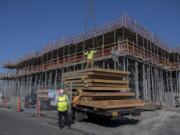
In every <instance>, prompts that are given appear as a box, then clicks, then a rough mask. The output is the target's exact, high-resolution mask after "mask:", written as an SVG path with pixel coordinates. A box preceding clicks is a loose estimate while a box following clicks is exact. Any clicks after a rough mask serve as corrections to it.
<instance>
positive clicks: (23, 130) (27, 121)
mask: <svg viewBox="0 0 180 135" xmlns="http://www.w3.org/2000/svg"><path fill="white" fill-rule="evenodd" d="M21 114H22V113H21ZM21 114H18V113H16V112H9V111H5V112H3V111H2V110H0V135H79V133H78V132H75V131H72V130H68V129H67V128H65V129H63V130H60V129H59V128H58V127H56V126H53V125H50V124H48V123H46V122H45V121H43V120H41V119H40V120H37V119H34V118H31V117H26V116H27V115H23V114H22V115H21ZM81 134H82V133H81Z"/></svg>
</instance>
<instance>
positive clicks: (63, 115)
mask: <svg viewBox="0 0 180 135" xmlns="http://www.w3.org/2000/svg"><path fill="white" fill-rule="evenodd" d="M57 102H58V103H57V110H58V115H59V127H60V128H61V129H63V127H64V126H65V125H68V107H69V100H68V96H67V94H66V93H65V91H64V90H63V89H60V93H59V96H58V100H57ZM68 126H69V125H68Z"/></svg>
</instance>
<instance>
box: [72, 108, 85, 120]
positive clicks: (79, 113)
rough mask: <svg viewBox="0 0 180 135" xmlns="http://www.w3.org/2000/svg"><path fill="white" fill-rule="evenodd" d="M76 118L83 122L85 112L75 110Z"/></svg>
mask: <svg viewBox="0 0 180 135" xmlns="http://www.w3.org/2000/svg"><path fill="white" fill-rule="evenodd" d="M74 118H75V120H76V121H77V122H81V121H83V120H84V114H83V112H80V111H75V112H74Z"/></svg>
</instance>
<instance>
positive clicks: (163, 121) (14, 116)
mask: <svg viewBox="0 0 180 135" xmlns="http://www.w3.org/2000/svg"><path fill="white" fill-rule="evenodd" d="M33 111H34V110H31V109H27V110H25V112H20V113H17V112H13V111H10V110H6V111H5V112H3V111H2V110H0V135H16V134H17V135H24V134H26V135H30V134H33V135H40V134H43V135H46V134H47V135H50V134H52V135H57V134H69V135H73V134H83V135H90V134H91V135H92V134H99V135H102V134H104V135H119V134H121V135H132V134H133V135H169V134H172V135H179V134H180V128H179V125H180V109H174V110H157V111H154V112H150V111H149V112H143V113H142V115H141V116H139V117H126V118H125V119H123V120H118V121H106V120H104V119H94V120H86V121H84V122H80V123H79V122H75V123H74V124H73V125H72V129H68V128H65V129H64V130H63V131H61V130H60V129H59V128H58V126H57V119H56V118H57V113H56V112H44V115H45V116H46V117H41V118H39V119H35V118H34V117H33V113H32V112H33Z"/></svg>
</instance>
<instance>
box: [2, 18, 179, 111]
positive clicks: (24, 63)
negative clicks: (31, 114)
mask: <svg viewBox="0 0 180 135" xmlns="http://www.w3.org/2000/svg"><path fill="white" fill-rule="evenodd" d="M88 48H93V49H95V50H97V53H96V54H95V58H94V61H95V62H94V67H96V68H102V69H113V70H121V71H124V72H129V76H128V78H127V79H128V82H129V83H128V87H129V88H130V91H131V92H134V93H135V98H136V99H141V100H143V101H144V102H145V103H146V104H153V105H158V106H161V107H165V108H166V107H167V108H174V107H177V106H179V105H180V50H178V49H173V48H170V47H169V46H167V45H166V44H165V43H163V42H162V41H161V40H160V39H158V38H157V37H156V36H155V35H154V34H153V33H151V32H149V31H148V30H146V29H145V28H144V27H142V26H140V25H139V24H137V23H136V21H135V20H133V19H132V18H130V17H129V16H127V15H124V16H122V17H120V18H119V19H117V20H115V21H113V22H110V23H108V24H105V25H103V26H100V27H98V28H97V29H94V30H91V31H88V32H87V34H85V35H84V34H81V35H79V36H74V37H70V38H66V39H63V40H60V41H57V42H55V43H52V44H48V45H47V46H46V47H45V48H42V50H40V51H37V52H34V53H30V54H28V55H26V56H23V57H22V58H20V59H18V60H17V61H14V62H6V63H4V64H3V65H2V67H3V68H5V69H7V72H6V73H2V74H1V76H0V84H1V85H0V93H1V95H2V96H4V97H9V98H13V97H22V98H23V97H27V96H30V95H31V94H32V93H38V91H48V90H58V89H60V88H61V86H62V78H61V76H62V74H63V73H67V72H72V71H73V72H76V71H77V72H78V71H81V70H84V69H86V58H85V56H84V54H83V52H85V51H86V50H88ZM72 85H73V84H72Z"/></svg>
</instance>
